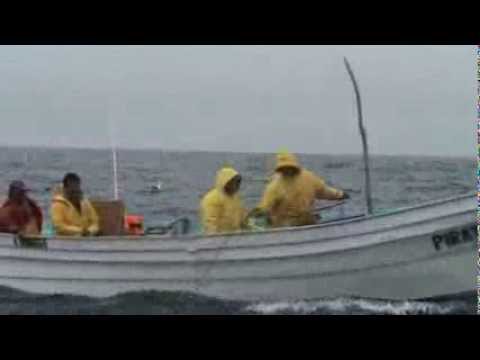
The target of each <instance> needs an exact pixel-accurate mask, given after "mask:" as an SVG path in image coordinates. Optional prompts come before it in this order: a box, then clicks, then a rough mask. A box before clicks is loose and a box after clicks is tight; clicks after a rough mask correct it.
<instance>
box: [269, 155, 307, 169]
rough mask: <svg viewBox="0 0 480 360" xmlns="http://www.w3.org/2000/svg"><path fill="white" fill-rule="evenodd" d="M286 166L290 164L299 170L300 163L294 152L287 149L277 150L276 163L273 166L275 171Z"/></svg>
mask: <svg viewBox="0 0 480 360" xmlns="http://www.w3.org/2000/svg"><path fill="white" fill-rule="evenodd" d="M286 166H291V167H294V168H297V169H298V170H301V167H300V163H299V162H298V159H297V157H296V156H295V155H294V154H291V153H289V152H287V151H282V152H279V153H278V154H277V165H276V166H275V171H277V170H278V169H280V168H282V167H286Z"/></svg>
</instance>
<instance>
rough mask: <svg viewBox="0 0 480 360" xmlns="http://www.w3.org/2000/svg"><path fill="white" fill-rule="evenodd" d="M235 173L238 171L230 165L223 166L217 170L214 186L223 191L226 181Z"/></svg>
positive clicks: (235, 174)
mask: <svg viewBox="0 0 480 360" xmlns="http://www.w3.org/2000/svg"><path fill="white" fill-rule="evenodd" d="M237 175H239V173H238V171H236V170H235V169H233V168H231V167H224V168H222V169H220V170H218V172H217V177H216V180H215V188H216V189H217V190H220V191H221V192H224V191H225V185H227V183H228V182H229V181H230V180H232V179H233V178H234V177H235V176H237Z"/></svg>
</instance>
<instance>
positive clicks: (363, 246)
mask: <svg viewBox="0 0 480 360" xmlns="http://www.w3.org/2000/svg"><path fill="white" fill-rule="evenodd" d="M450 216H451V215H445V216H442V217H438V218H435V219H424V220H419V221H417V222H415V223H410V224H412V225H419V224H420V225H421V224H422V223H426V222H431V221H435V220H441V219H443V218H448V217H450ZM473 224H475V222H472V223H470V224H469V225H473ZM397 227H399V225H397V226H394V227H391V228H388V229H381V230H379V231H377V233H381V232H387V231H388V232H391V231H395V230H396V228H397ZM372 233H374V232H365V233H357V234H354V235H352V236H355V237H357V236H365V235H369V234H372ZM430 234H433V233H432V232H430V231H428V232H423V233H416V234H413V235H410V236H407V237H405V236H402V237H396V238H392V239H386V240H380V241H371V242H368V243H365V242H363V243H360V242H358V241H355V240H351V241H350V242H351V245H350V246H347V247H337V248H334V249H330V250H327V251H323V252H322V251H318V250H317V251H316V252H311V251H309V252H304V253H300V254H294V255H292V254H285V255H276V256H264V257H255V258H252V257H245V258H238V259H228V258H227V259H225V258H223V259H222V258H217V257H216V258H215V259H196V258H193V260H185V259H180V260H173V261H172V260H134V261H118V260H115V259H114V260H108V259H107V260H89V259H81V260H77V259H74V260H72V259H55V258H51V257H50V258H49V257H48V256H45V257H38V256H34V255H33V256H27V257H25V256H19V255H0V260H3V259H17V260H25V261H40V262H55V263H61V262H66V261H70V262H72V261H75V262H77V263H98V264H107V263H108V264H148V265H150V264H169V265H171V264H175V265H177V264H195V263H199V262H201V263H203V264H208V263H210V262H212V263H215V264H216V263H221V262H242V261H250V260H251V261H269V260H284V259H291V258H297V257H299V258H302V257H309V256H319V255H320V256H323V254H337V253H339V252H343V253H345V252H350V251H358V250H369V249H370V248H372V247H376V246H382V245H386V244H391V243H394V242H399V241H408V240H410V239H413V238H416V237H424V236H429V235H430ZM339 238H345V236H338V237H333V238H328V239H322V240H321V242H322V244H323V243H326V242H328V243H331V242H333V241H336V240H338V239H339ZM311 243H320V241H319V240H318V239H313V240H304V241H302V242H296V243H295V242H289V243H278V242H277V243H270V244H263V245H257V246H255V245H254V246H247V245H244V244H241V245H240V246H235V247H226V246H224V247H213V248H197V249H193V250H190V249H185V248H182V249H179V250H169V251H168V252H174V251H176V252H180V253H183V254H185V253H187V254H192V253H199V252H203V251H205V252H206V251H212V252H216V253H217V254H219V253H221V252H223V251H229V250H232V251H235V250H236V249H238V248H246V249H247V250H248V249H251V248H258V247H275V246H292V245H300V244H306V245H309V244H311ZM242 245H243V246H242ZM4 248H5V247H4ZM35 250H36V251H37V250H38V249H35ZM39 250H43V249H39ZM49 250H53V252H60V253H62V252H67V253H94V252H97V253H100V254H102V253H103V254H105V253H108V254H109V255H110V254H112V255H114V254H115V253H150V254H152V253H166V252H167V251H164V250H161V249H154V250H151V249H150V250H148V249H142V250H120V251H119V250H111V251H109V250H103V251H102V250H95V249H94V250H75V249H49ZM36 251H35V252H36ZM50 252H52V251H50ZM45 253H46V252H43V254H45Z"/></svg>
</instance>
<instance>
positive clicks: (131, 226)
mask: <svg viewBox="0 0 480 360" xmlns="http://www.w3.org/2000/svg"><path fill="white" fill-rule="evenodd" d="M125 232H126V233H127V235H143V234H144V229H143V216H142V215H133V214H131V215H126V216H125Z"/></svg>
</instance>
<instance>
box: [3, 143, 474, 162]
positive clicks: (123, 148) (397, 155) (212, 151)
mask: <svg viewBox="0 0 480 360" xmlns="http://www.w3.org/2000/svg"><path fill="white" fill-rule="evenodd" d="M0 148H23V149H46V150H62V149H66V150H94V151H95V150H97V151H112V148H111V147H109V146H105V147H101V146H99V147H87V146H50V145H22V144H0ZM116 150H117V151H119V150H120V151H122V150H126V151H164V152H184V153H195V152H197V153H227V154H230V153H231V154H276V153H277V151H254V150H252V151H233V150H201V149H174V148H162V147H155V146H147V147H130V146H121V147H117V148H116ZM293 153H295V154H300V155H321V156H322V155H326V156H335V155H338V156H363V154H362V152H359V153H336V154H333V153H314V152H302V151H293ZM369 155H370V156H390V157H412V156H415V157H432V158H433V157H443V158H445V157H446V158H461V159H468V158H469V156H468V155H451V154H448V155H446V154H418V153H417V154H408V153H407V154H405V153H403V154H402V153H398V154H388V153H370V154H369ZM472 158H476V153H475V152H474V151H472Z"/></svg>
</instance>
